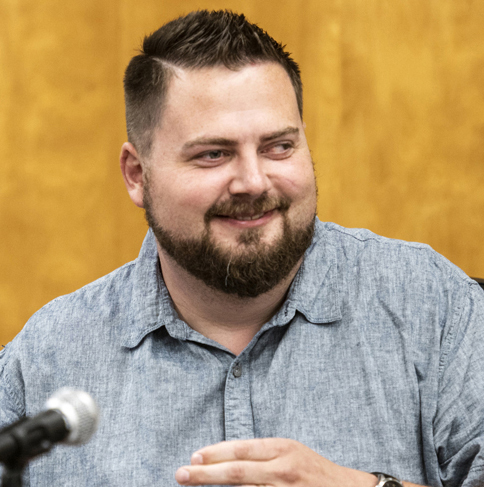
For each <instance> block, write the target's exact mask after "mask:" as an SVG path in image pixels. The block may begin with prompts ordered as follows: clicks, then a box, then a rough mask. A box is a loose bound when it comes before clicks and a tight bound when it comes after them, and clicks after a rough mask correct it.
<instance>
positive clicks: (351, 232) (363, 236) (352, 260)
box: [318, 223, 476, 286]
mask: <svg viewBox="0 0 484 487" xmlns="http://www.w3.org/2000/svg"><path fill="white" fill-rule="evenodd" d="M318 226H319V232H318V234H319V239H320V241H322V242H326V243H327V244H328V245H329V246H331V248H332V249H333V250H334V252H335V253H336V255H337V260H338V262H339V264H340V266H341V268H342V269H344V268H351V269H353V270H357V271H358V273H359V274H369V275H372V276H373V277H377V276H382V277H383V276H387V277H391V276H394V277H395V278H407V279H408V278H410V277H412V278H416V279H424V280H429V279H430V280H435V279H437V280H439V281H440V283H441V284H445V283H450V282H455V283H458V284H460V285H463V286H476V283H475V281H473V280H472V279H470V278H469V277H468V276H467V275H466V274H465V273H464V272H463V271H462V270H461V269H460V268H458V267H457V266H456V265H454V264H453V263H452V262H450V261H449V260H448V259H447V258H445V257H444V256H443V255H441V254H439V253H438V252H436V251H435V250H434V249H432V247H430V246H429V245H427V244H424V243H418V242H409V241H405V240H398V239H392V238H387V237H383V236H381V235H377V234H375V233H373V232H371V231H370V230H366V229H361V228H344V227H341V226H339V225H336V224H335V223H320V225H318Z"/></svg>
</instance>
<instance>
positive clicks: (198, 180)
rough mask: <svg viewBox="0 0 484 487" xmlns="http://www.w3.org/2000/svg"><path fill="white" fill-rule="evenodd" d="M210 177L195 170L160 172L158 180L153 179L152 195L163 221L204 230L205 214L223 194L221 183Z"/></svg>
mask: <svg viewBox="0 0 484 487" xmlns="http://www.w3.org/2000/svg"><path fill="white" fill-rule="evenodd" d="M209 176H210V175H209V174H203V173H200V172H198V173H196V172H195V171H192V172H188V173H180V172H171V173H168V172H164V173H163V174H162V173H161V171H160V172H159V173H158V174H157V175H156V179H155V177H153V178H152V181H151V183H150V194H151V199H152V203H153V208H154V210H155V212H156V214H157V216H158V218H159V220H160V222H161V223H162V224H163V223H165V224H166V223H168V224H170V225H172V226H173V225H174V226H179V227H185V228H187V227H188V226H190V227H191V228H192V229H193V227H202V226H203V225H204V219H203V217H204V215H205V213H206V211H207V210H208V209H209V208H210V207H211V206H212V205H213V204H214V203H215V202H217V199H219V195H220V194H223V191H222V190H221V188H220V181H219V180H217V179H216V178H213V177H209ZM155 181H156V182H155Z"/></svg>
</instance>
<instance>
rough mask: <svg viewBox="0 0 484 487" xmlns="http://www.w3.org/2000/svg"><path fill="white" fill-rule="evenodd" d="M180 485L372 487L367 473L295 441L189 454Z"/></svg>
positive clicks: (245, 443) (234, 444)
mask: <svg viewBox="0 0 484 487" xmlns="http://www.w3.org/2000/svg"><path fill="white" fill-rule="evenodd" d="M175 479H176V480H177V482H178V483H179V484H182V485H239V486H243V487H249V486H251V487H252V486H266V487H268V486H271V487H285V486H289V485H290V486H292V487H336V486H337V487H375V486H376V484H377V483H378V482H377V479H376V477H375V476H374V475H371V474H369V473H365V472H360V471H358V470H352V469H350V468H345V467H340V466H339V465H336V464H335V463H333V462H330V461H329V460H327V459H326V458H324V457H322V456H321V455H318V454H317V453H316V452H314V451H313V450H311V449H310V448H308V447H307V446H305V445H303V444H302V443H299V442H298V441H295V440H288V439H283V438H264V439H255V440H241V441H225V442H222V443H217V444H216V445H212V446H207V447H205V448H202V449H201V450H198V451H197V452H195V453H194V454H193V455H192V458H191V465H190V466H184V467H181V468H179V469H178V470H177V472H176V474H175Z"/></svg>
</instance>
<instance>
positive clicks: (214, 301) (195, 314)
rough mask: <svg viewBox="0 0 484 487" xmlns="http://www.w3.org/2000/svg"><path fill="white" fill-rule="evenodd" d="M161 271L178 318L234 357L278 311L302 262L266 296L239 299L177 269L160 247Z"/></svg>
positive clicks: (178, 267) (179, 268)
mask: <svg viewBox="0 0 484 487" xmlns="http://www.w3.org/2000/svg"><path fill="white" fill-rule="evenodd" d="M158 254H159V256H160V263H161V271H162V274H163V280H164V281H165V284H166V287H167V289H168V291H169V293H170V296H171V298H172V300H173V303H174V305H175V309H176V311H177V313H178V315H179V317H180V318H181V319H182V320H184V321H185V322H186V323H187V324H188V325H189V326H190V327H191V328H192V329H194V330H196V331H198V332H199V333H201V334H202V335H204V336H205V337H207V338H210V339H212V340H215V341H216V342H217V343H220V344H221V345H223V346H224V347H225V348H227V349H229V350H230V351H231V352H232V353H234V354H235V355H239V354H240V352H242V350H243V349H244V348H245V347H246V346H247V345H248V344H249V342H250V341H251V340H252V338H253V337H254V335H255V334H256V333H257V332H258V331H259V330H260V329H261V328H262V326H263V325H264V323H266V322H267V321H269V320H270V318H271V317H272V316H274V314H275V313H276V312H277V310H278V309H279V308H280V307H281V305H282V303H283V302H284V299H285V297H286V294H287V291H288V289H289V286H290V284H291V282H292V280H293V278H294V276H295V275H296V272H297V271H298V269H299V267H300V265H301V262H302V259H301V261H300V262H298V264H297V265H296V266H295V267H294V269H293V271H292V272H291V273H290V275H289V276H288V277H287V278H286V279H284V280H283V281H282V282H281V283H279V284H278V285H277V286H275V287H274V288H273V289H272V290H270V291H269V292H267V293H264V294H261V295H260V296H257V297H255V298H240V297H238V296H235V295H232V294H226V293H223V292H222V291H217V290H214V289H212V288H210V287H208V286H207V285H205V284H204V283H203V282H202V281H200V280H199V279H197V278H195V277H193V276H192V275H191V274H190V273H189V272H187V271H186V270H185V269H183V268H182V267H180V266H179V265H178V264H177V263H176V262H174V261H173V259H171V257H169V256H168V255H167V254H166V253H165V252H164V251H163V250H162V249H161V248H160V247H158Z"/></svg>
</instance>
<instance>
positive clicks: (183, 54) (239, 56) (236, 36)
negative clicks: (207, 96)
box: [124, 10, 303, 156]
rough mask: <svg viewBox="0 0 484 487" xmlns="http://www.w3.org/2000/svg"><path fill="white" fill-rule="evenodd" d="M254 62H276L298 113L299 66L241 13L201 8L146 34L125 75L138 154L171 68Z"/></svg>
mask: <svg viewBox="0 0 484 487" xmlns="http://www.w3.org/2000/svg"><path fill="white" fill-rule="evenodd" d="M255 62H272V63H278V64H280V65H281V66H282V67H283V68H284V70H285V71H286V72H287V74H288V76H289V78H290V80H291V83H292V86H293V88H294V92H295V93H296V99H297V104H298V108H299V113H300V115H301V117H302V109H303V99H302V98H303V97H302V83H301V77H300V71H299V67H298V65H297V64H296V63H295V62H294V61H293V59H292V58H291V56H290V55H289V53H287V52H286V51H285V50H284V46H282V45H281V44H279V43H278V42H276V41H275V40H274V39H273V38H272V37H270V36H269V35H268V34H267V33H266V32H265V31H263V30H262V29H261V28H260V27H258V26H257V25H255V24H251V23H250V22H248V21H247V19H246V18H245V17H244V15H239V14H235V13H233V12H230V11H227V10H221V11H213V12H209V11H207V10H201V11H196V12H192V13H190V14H188V15H186V16H184V17H180V18H178V19H175V20H172V21H171V22H168V23H167V24H165V25H164V26H163V27H161V28H160V29H158V30H157V31H155V32H154V33H153V34H151V35H149V36H147V37H146V38H145V39H144V42H143V48H142V51H141V54H139V55H138V56H135V57H133V58H132V59H131V61H130V63H129V65H128V67H127V69H126V72H125V77H124V90H125V101H126V125H127V130H128V140H129V141H130V142H131V143H133V145H134V146H135V147H136V149H137V151H138V153H139V154H140V155H143V156H146V155H148V154H149V151H150V149H151V143H152V134H153V130H154V129H155V127H156V126H157V125H158V124H159V122H160V117H161V115H162V111H163V105H164V101H165V97H166V93H167V89H168V86H169V83H170V80H171V79H172V76H173V75H174V70H173V68H176V67H178V68H184V69H200V68H210V67H215V66H225V67H226V68H229V69H238V68H241V67H243V66H247V65H249V64H251V63H255Z"/></svg>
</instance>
